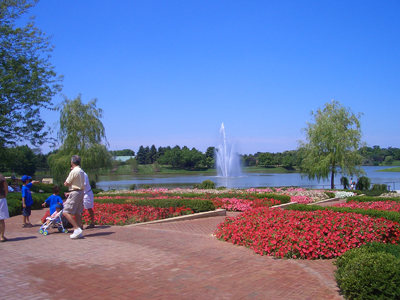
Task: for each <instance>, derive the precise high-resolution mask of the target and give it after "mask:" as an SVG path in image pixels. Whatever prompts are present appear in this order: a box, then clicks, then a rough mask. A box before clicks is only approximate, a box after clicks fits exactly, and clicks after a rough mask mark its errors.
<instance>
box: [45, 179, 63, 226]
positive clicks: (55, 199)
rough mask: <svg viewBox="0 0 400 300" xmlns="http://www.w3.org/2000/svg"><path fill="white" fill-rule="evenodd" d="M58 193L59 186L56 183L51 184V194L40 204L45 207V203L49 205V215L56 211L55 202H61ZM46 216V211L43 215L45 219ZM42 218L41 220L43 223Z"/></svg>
mask: <svg viewBox="0 0 400 300" xmlns="http://www.w3.org/2000/svg"><path fill="white" fill-rule="evenodd" d="M59 193H60V187H59V186H58V185H55V186H53V195H51V196H50V197H49V198H47V199H46V201H45V202H43V204H42V206H43V207H46V204H47V205H48V206H50V213H49V215H52V214H53V213H54V212H55V211H56V206H57V203H61V204H62V203H63V201H62V199H61V197H60V196H59V195H58V194H59ZM46 217H48V215H47V213H46V215H45V216H44V217H43V218H44V219H45V220H46ZM43 218H42V222H43V223H44V221H43Z"/></svg>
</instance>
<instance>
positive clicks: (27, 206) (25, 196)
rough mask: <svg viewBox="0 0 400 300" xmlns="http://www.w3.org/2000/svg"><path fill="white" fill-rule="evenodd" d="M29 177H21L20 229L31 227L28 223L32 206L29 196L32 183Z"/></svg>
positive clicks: (30, 195)
mask: <svg viewBox="0 0 400 300" xmlns="http://www.w3.org/2000/svg"><path fill="white" fill-rule="evenodd" d="M30 179H31V177H30V176H26V175H24V176H22V177H21V181H22V183H23V186H22V189H21V193H22V217H23V223H22V228H26V227H33V225H32V224H31V223H30V222H29V216H30V215H31V206H32V205H33V199H32V194H31V187H32V183H31V182H30Z"/></svg>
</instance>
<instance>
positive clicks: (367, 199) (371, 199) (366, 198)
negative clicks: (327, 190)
mask: <svg viewBox="0 0 400 300" xmlns="http://www.w3.org/2000/svg"><path fill="white" fill-rule="evenodd" d="M388 200H390V201H395V202H400V197H392V198H386V197H385V198H382V197H371V196H354V197H349V198H347V201H346V202H351V201H356V202H376V201H388Z"/></svg>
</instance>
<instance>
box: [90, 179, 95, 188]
mask: <svg viewBox="0 0 400 300" xmlns="http://www.w3.org/2000/svg"><path fill="white" fill-rule="evenodd" d="M90 188H91V189H95V188H96V181H94V180H90Z"/></svg>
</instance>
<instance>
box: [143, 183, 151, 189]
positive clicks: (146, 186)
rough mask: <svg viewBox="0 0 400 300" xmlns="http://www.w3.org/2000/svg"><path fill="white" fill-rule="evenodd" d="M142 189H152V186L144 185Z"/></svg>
mask: <svg viewBox="0 0 400 300" xmlns="http://www.w3.org/2000/svg"><path fill="white" fill-rule="evenodd" d="M140 188H141V189H150V188H151V185H150V184H143V185H142V186H141V187H140Z"/></svg>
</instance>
